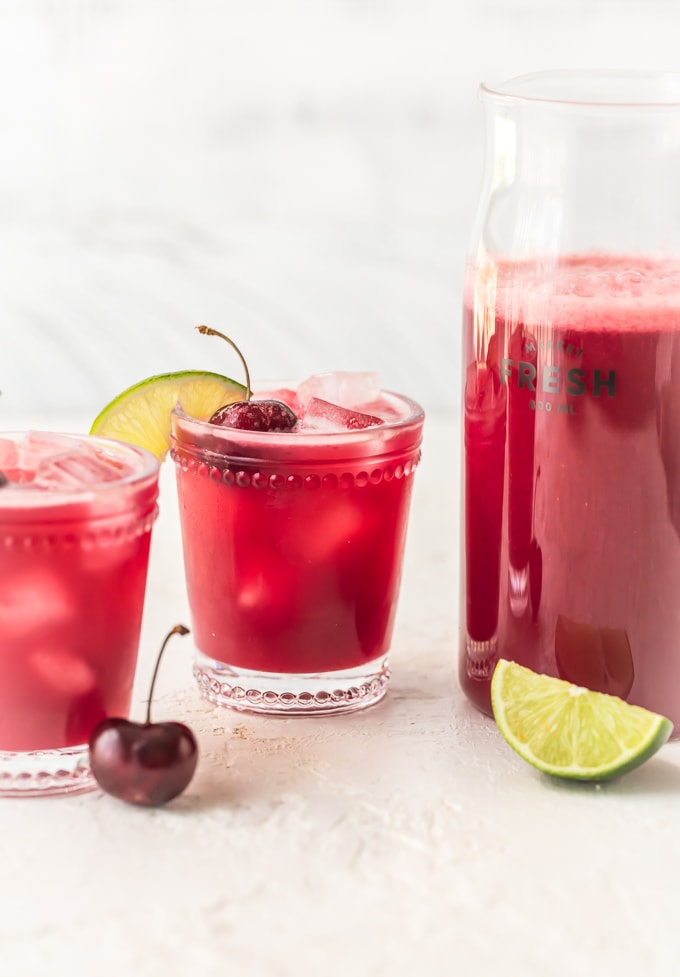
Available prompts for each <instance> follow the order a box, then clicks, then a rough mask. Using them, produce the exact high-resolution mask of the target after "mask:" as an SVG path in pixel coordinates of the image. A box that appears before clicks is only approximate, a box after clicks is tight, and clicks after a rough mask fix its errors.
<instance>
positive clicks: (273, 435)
mask: <svg viewBox="0 0 680 977" xmlns="http://www.w3.org/2000/svg"><path fill="white" fill-rule="evenodd" d="M381 393H382V394H387V395H388V396H390V397H395V398H396V399H397V400H399V401H401V402H402V403H404V404H406V405H407V406H408V407H409V413H408V414H407V415H405V416H404V417H399V418H395V419H394V420H389V421H383V423H382V424H379V425H378V424H376V425H374V426H373V427H365V428H359V429H355V430H351V429H346V430H342V431H308V432H304V431H297V432H296V431H246V430H240V429H238V428H232V427H219V425H215V424H211V423H210V421H207V420H206V421H203V420H199V419H198V418H196V417H192V416H191V415H190V414H187V413H185V412H184V411H183V410H182V408H181V407H180V406H179V405H177V406H176V407H174V408H173V410H172V412H171V418H173V424H172V436H173V438H174V436H175V432H174V418H177V419H178V420H180V421H181V422H185V421H186V422H188V423H189V425H191V426H192V427H195V429H196V430H197V431H202V432H204V433H205V434H209V435H212V436H213V437H225V438H229V439H230V440H231V441H234V442H235V443H239V442H245V441H251V440H252V441H253V443H255V444H259V445H260V446H262V445H263V444H264V443H265V442H267V441H271V442H273V443H274V444H276V446H277V447H278V446H281V445H295V446H296V447H299V446H302V445H310V446H311V445H313V444H314V442H315V441H318V440H319V439H321V440H323V442H324V443H328V442H335V443H349V444H351V443H354V442H365V441H371V440H373V439H374V438H376V437H377V436H378V433H379V432H383V431H388V432H391V431H400V430H403V429H404V428H408V427H410V426H411V425H414V424H421V423H422V422H423V421H424V419H425V411H424V409H423V408H422V407H421V405H420V404H419V403H418V402H417V401H415V400H413V399H412V398H411V397H407V396H406V395H405V394H399V393H395V392H394V391H392V390H381Z"/></svg>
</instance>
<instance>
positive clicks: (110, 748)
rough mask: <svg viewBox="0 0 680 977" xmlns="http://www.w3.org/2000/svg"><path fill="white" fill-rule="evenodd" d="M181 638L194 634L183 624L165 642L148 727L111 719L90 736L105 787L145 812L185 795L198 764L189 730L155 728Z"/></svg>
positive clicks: (93, 762) (94, 765)
mask: <svg viewBox="0 0 680 977" xmlns="http://www.w3.org/2000/svg"><path fill="white" fill-rule="evenodd" d="M175 634H180V635H185V634H189V629H188V628H186V627H185V626H184V625H183V624H177V625H175V627H174V628H172V629H171V630H170V631H169V632H168V634H167V635H166V636H165V640H164V641H163V644H162V645H161V650H160V652H159V653H158V657H157V659H156V664H155V667H154V670H153V675H152V678H151V687H150V689H149V699H148V702H147V707H146V718H145V721H144V722H143V723H136V722H132V721H131V720H129V719H123V718H119V717H115V716H110V717H109V718H108V719H104V720H102V722H100V723H98V725H97V726H96V727H95V728H94V730H93V732H92V735H91V736H90V743H89V753H90V768H91V770H92V774H93V776H94V778H95V780H96V781H97V783H98V784H99V786H100V787H101V788H102V790H104V791H105V792H106V793H107V794H111V795H112V796H113V797H117V798H118V799H119V800H122V801H127V802H128V803H130V804H138V805H141V806H143V807H159V806H160V805H161V804H166V803H167V802H168V801H170V800H172V799H173V798H174V797H177V795H178V794H181V793H182V791H183V790H184V789H185V787H187V785H188V784H189V782H190V780H191V778H192V777H193V775H194V772H195V770H196V765H197V763H198V746H197V743H196V738H195V736H194V734H193V733H192V731H191V730H190V729H189V727H188V726H185V725H184V724H183V723H176V722H162V723H154V722H151V700H152V698H153V692H154V687H155V684H156V677H157V675H158V668H159V665H160V662H161V658H162V657H163V652H164V651H165V648H166V646H167V644H168V641H169V640H170V638H171V637H172V636H173V635H175Z"/></svg>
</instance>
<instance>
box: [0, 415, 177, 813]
mask: <svg viewBox="0 0 680 977" xmlns="http://www.w3.org/2000/svg"><path fill="white" fill-rule="evenodd" d="M0 469H1V470H2V472H3V474H2V479H1V480H0V482H1V487H0V796H24V797H27V796H32V795H35V796H39V795H45V794H65V793H74V792H79V791H82V790H88V789H90V788H93V787H96V783H95V781H94V778H93V776H92V774H91V771H90V767H89V760H88V740H89V737H90V733H91V732H92V730H93V729H94V727H95V725H96V724H97V723H98V722H99V721H100V720H102V719H104V718H106V717H107V716H126V715H127V714H128V711H129V708H130V699H131V694H132V687H133V681H134V676H135V668H136V664H137V651H138V645H139V635H140V629H141V621H142V610H143V605H144V593H145V587H146V576H147V567H148V559H149V543H150V538H151V528H152V525H153V522H154V520H155V518H156V512H157V504H156V499H157V496H158V471H159V466H158V461H157V460H156V459H155V458H154V457H153V456H152V455H151V454H149V453H148V452H147V451H143V450H142V449H141V448H135V447H132V446H131V445H126V444H122V443H120V442H116V441H108V440H105V439H103V438H94V437H88V436H87V435H61V434H48V433H40V432H28V433H25V434H0Z"/></svg>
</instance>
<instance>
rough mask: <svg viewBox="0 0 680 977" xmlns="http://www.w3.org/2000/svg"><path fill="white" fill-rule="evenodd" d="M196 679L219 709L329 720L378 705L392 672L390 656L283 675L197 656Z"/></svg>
mask: <svg viewBox="0 0 680 977" xmlns="http://www.w3.org/2000/svg"><path fill="white" fill-rule="evenodd" d="M194 677H195V679H196V682H197V683H198V687H199V689H200V692H201V694H202V695H203V696H204V697H205V698H206V699H209V700H210V702H214V703H215V704H216V705H218V706H227V707H228V708H230V709H237V710H239V711H240V712H250V713H257V714H259V715H265V716H326V715H337V714H339V713H348V712H356V711H358V710H359V709H367V708H368V707H369V706H373V705H375V704H376V702H380V700H381V699H382V698H383V696H384V695H385V693H386V692H387V686H388V684H389V681H390V670H389V667H388V664H387V659H386V658H377V659H375V660H374V661H372V662H367V663H366V664H365V665H362V666H361V667H360V668H352V669H347V670H345V671H337V672H320V673H318V674H316V675H306V674H297V673H291V674H286V675H282V674H279V673H273V672H253V671H250V670H249V669H245V668H234V667H232V666H231V665H225V664H224V662H218V661H214V660H213V659H211V658H207V657H206V656H205V655H202V654H201V653H200V652H196V658H195V661H194Z"/></svg>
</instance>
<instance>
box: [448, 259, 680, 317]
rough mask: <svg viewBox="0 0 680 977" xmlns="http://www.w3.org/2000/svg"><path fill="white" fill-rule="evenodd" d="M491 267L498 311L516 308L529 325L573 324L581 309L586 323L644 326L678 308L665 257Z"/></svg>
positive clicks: (675, 275)
mask: <svg viewBox="0 0 680 977" xmlns="http://www.w3.org/2000/svg"><path fill="white" fill-rule="evenodd" d="M495 273H496V285H495V295H496V309H497V311H498V313H500V314H502V315H503V317H504V318H506V319H508V320H512V319H516V318H517V316H518V314H519V315H520V318H521V319H522V321H523V322H524V324H525V326H527V327H528V328H531V329H532V330H535V329H539V328H541V327H542V326H550V328H552V329H554V328H563V329H574V328H575V327H577V325H578V321H579V316H581V315H584V314H586V315H587V323H588V328H589V329H601V330H603V331H605V330H607V331H610V330H615V331H617V332H619V331H628V330H633V329H634V330H635V331H641V330H645V331H648V330H654V329H657V328H663V323H664V321H665V320H666V319H667V317H668V313H669V312H672V313H673V315H675V314H676V313H677V297H678V295H680V268H679V267H678V264H677V262H672V261H670V260H668V261H654V260H652V259H649V258H637V257H634V256H633V257H620V256H612V255H588V256H581V255H575V256H573V257H570V258H567V259H565V260H563V261H561V262H560V263H559V264H558V265H557V266H555V267H550V266H548V267H546V268H545V269H542V270H541V271H540V273H539V272H538V271H537V267H536V265H535V264H533V263H531V262H526V263H513V262H504V261H501V262H499V263H498V265H497V266H495ZM472 284H473V283H472V282H468V289H467V290H466V292H467V301H468V303H470V304H473V293H472ZM518 303H519V306H518Z"/></svg>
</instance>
